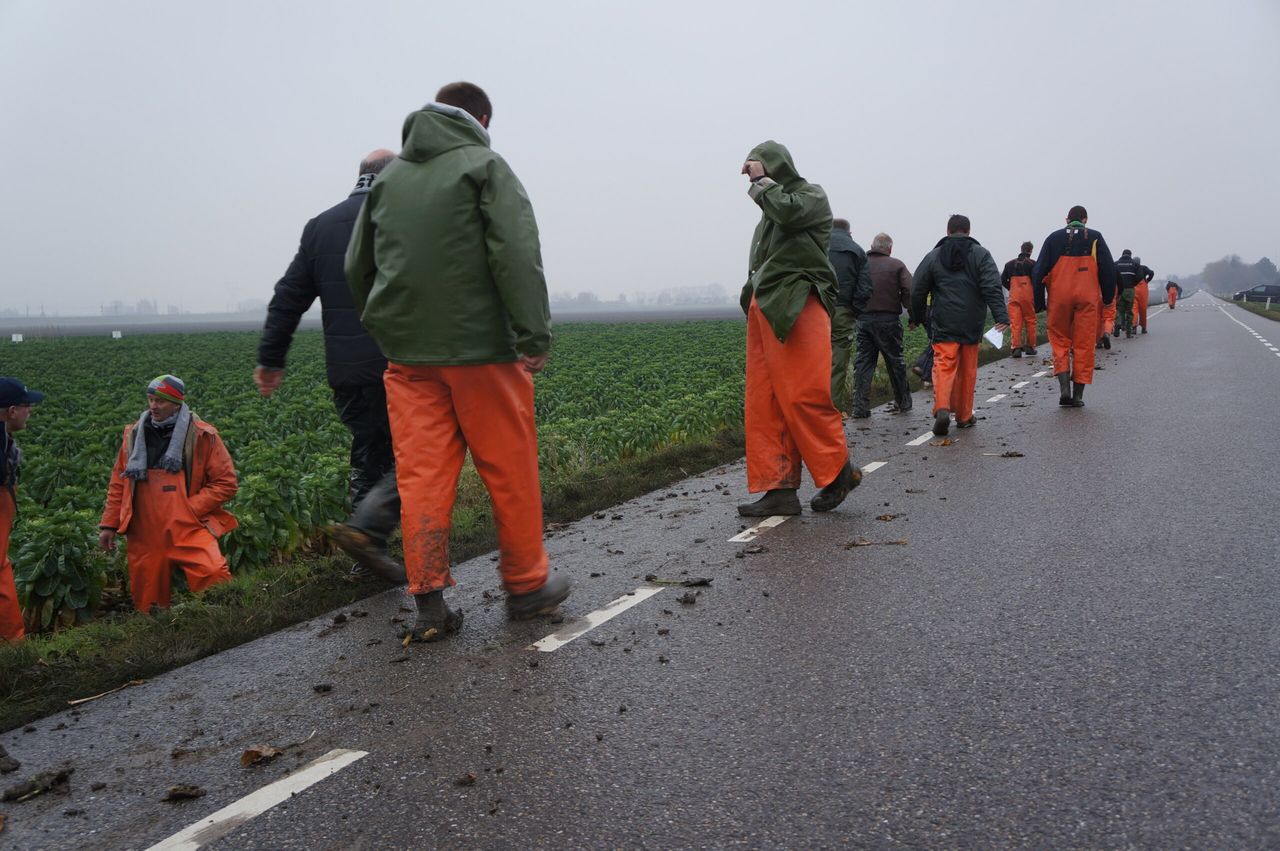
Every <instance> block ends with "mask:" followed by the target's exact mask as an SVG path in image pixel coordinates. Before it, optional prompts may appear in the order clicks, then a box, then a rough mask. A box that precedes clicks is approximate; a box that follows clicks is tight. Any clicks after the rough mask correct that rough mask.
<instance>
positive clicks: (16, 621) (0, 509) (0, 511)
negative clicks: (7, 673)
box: [0, 378, 44, 645]
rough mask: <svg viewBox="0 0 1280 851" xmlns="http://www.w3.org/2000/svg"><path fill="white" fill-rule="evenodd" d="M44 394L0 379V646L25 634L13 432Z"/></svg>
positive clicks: (18, 463)
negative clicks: (16, 563) (15, 548)
mask: <svg viewBox="0 0 1280 851" xmlns="http://www.w3.org/2000/svg"><path fill="white" fill-rule="evenodd" d="M42 399H44V394H43V393H40V392H39V391H36V390H30V389H28V388H27V385H25V384H23V383H22V382H21V381H19V380H18V379H16V378H0V645H3V644H5V643H6V642H9V643H17V642H19V641H21V640H22V638H23V636H24V635H25V633H26V631H25V629H24V628H23V625H22V609H21V607H19V605H18V587H17V585H16V584H15V583H14V581H13V564H12V563H11V562H10V561H9V535H10V533H11V532H12V531H13V520H14V518H15V517H17V515H18V477H19V474H20V473H21V469H22V450H21V449H19V448H18V442H17V441H16V440H14V439H13V433H14V432H18V431H22V430H23V429H24V428H26V427H27V418H28V417H30V416H31V408H32V406H33V405H38V404H39V403H40V401H41V400H42Z"/></svg>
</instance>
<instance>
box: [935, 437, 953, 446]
mask: <svg viewBox="0 0 1280 851" xmlns="http://www.w3.org/2000/svg"><path fill="white" fill-rule="evenodd" d="M955 442H956V441H955V438H951V437H944V438H942V439H941V440H931V441H929V445H930V446H951V445H952V444H954V443H955Z"/></svg>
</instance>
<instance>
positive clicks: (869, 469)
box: [862, 461, 889, 473]
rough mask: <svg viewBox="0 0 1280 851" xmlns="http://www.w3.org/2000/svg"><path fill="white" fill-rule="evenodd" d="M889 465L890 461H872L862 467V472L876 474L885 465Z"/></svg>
mask: <svg viewBox="0 0 1280 851" xmlns="http://www.w3.org/2000/svg"><path fill="white" fill-rule="evenodd" d="M888 463H889V462H888V461H872V462H871V463H870V464H864V465H863V466H862V472H864V473H874V472H875V471H876V470H879V469H880V468H881V467H883V466H884V465H885V464H888Z"/></svg>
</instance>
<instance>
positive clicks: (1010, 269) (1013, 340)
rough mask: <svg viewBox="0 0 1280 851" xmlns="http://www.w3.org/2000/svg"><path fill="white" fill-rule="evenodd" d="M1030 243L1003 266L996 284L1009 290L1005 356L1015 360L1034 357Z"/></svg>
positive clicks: (1034, 320) (1024, 244)
mask: <svg viewBox="0 0 1280 851" xmlns="http://www.w3.org/2000/svg"><path fill="white" fill-rule="evenodd" d="M1032 248H1033V246H1032V245H1031V243H1030V242H1024V243H1022V250H1021V251H1020V252H1019V253H1018V256H1017V257H1015V258H1014V259H1013V260H1010V261H1009V262H1008V263H1006V264H1004V272H1003V273H1001V275H1000V283H1001V284H1003V285H1004V288H1005V289H1006V290H1008V291H1009V353H1010V354H1012V355H1013V356H1014V357H1015V358H1020V357H1022V356H1023V355H1024V354H1027V355H1031V356H1033V357H1034V356H1035V354H1036V297H1035V292H1034V288H1033V287H1032V286H1031V270H1032V269H1033V268H1035V265H1036V261H1034V260H1032V259H1031V249H1032Z"/></svg>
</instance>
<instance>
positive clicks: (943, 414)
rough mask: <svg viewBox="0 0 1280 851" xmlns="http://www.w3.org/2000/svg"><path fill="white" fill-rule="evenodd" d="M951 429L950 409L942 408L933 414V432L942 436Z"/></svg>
mask: <svg viewBox="0 0 1280 851" xmlns="http://www.w3.org/2000/svg"><path fill="white" fill-rule="evenodd" d="M950 430H951V411H949V410H947V409H946V408H942V409H941V410H939V411H938V413H936V414H934V415H933V433H934V434H936V435H937V436H938V437H942V436H943V435H944V434H946V433H947V432H948V431H950Z"/></svg>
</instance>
